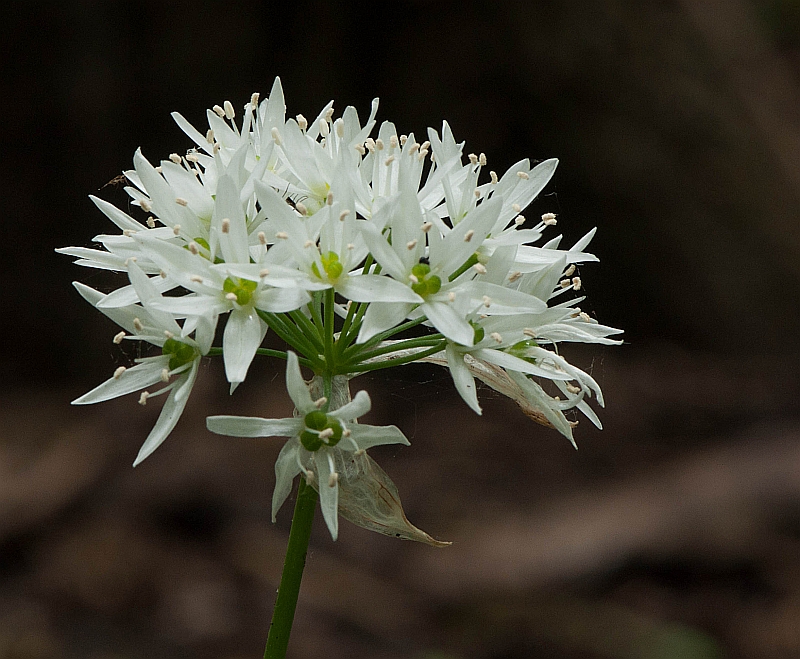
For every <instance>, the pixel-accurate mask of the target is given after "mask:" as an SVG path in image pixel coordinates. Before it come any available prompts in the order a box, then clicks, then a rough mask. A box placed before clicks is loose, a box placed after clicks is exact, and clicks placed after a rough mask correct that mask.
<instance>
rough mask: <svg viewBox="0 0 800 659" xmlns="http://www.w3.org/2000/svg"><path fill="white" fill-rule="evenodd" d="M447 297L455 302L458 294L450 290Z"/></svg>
mask: <svg viewBox="0 0 800 659" xmlns="http://www.w3.org/2000/svg"><path fill="white" fill-rule="evenodd" d="M447 299H448V300H449V301H450V302H455V301H456V294H455V293H453V291H450V292H449V293H448V294H447Z"/></svg>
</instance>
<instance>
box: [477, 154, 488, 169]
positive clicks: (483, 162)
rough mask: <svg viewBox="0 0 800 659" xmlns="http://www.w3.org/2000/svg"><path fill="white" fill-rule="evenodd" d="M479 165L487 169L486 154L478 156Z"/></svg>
mask: <svg viewBox="0 0 800 659" xmlns="http://www.w3.org/2000/svg"><path fill="white" fill-rule="evenodd" d="M478 164H479V165H480V166H481V167H486V154H485V153H482V154H481V155H479V156H478Z"/></svg>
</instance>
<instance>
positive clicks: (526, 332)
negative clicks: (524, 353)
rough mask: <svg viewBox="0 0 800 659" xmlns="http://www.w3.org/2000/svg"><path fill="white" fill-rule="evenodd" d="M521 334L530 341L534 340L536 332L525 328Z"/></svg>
mask: <svg viewBox="0 0 800 659" xmlns="http://www.w3.org/2000/svg"><path fill="white" fill-rule="evenodd" d="M522 333H523V334H524V335H525V336H527V337H528V338H530V339H535V338H536V330H534V329H532V328H530V327H526V328H525V329H524V330H522Z"/></svg>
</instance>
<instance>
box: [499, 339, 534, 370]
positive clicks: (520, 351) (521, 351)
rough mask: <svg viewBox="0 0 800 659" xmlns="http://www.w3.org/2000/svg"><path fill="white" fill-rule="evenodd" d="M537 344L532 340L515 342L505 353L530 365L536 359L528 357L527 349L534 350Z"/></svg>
mask: <svg viewBox="0 0 800 659" xmlns="http://www.w3.org/2000/svg"><path fill="white" fill-rule="evenodd" d="M538 346H539V344H538V343H536V341H534V340H533V339H526V340H525V341H517V342H516V343H515V344H514V345H513V346H511V347H510V348H509V349H508V350H507V351H506V352H508V353H509V354H511V355H514V357H519V358H520V359H524V360H525V361H526V362H530V363H531V364H535V363H536V359H535V358H534V357H529V356H528V349H529V348H536V347H538Z"/></svg>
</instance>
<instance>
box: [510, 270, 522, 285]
mask: <svg viewBox="0 0 800 659" xmlns="http://www.w3.org/2000/svg"><path fill="white" fill-rule="evenodd" d="M520 277H522V273H521V272H520V271H519V270H515V271H514V272H512V273H511V274H510V275H508V281H510V282H511V283H514V282H515V281H517V279H519V278H520Z"/></svg>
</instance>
